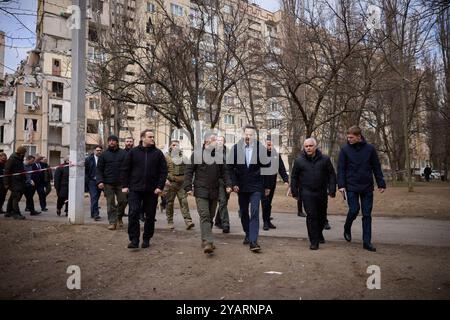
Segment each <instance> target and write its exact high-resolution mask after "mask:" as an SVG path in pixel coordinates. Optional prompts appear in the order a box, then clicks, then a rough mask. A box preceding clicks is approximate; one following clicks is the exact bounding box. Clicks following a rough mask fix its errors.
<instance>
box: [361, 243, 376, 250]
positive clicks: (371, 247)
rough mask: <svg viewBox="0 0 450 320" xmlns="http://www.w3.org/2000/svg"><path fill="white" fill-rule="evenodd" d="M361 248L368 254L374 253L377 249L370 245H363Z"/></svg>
mask: <svg viewBox="0 0 450 320" xmlns="http://www.w3.org/2000/svg"><path fill="white" fill-rule="evenodd" d="M363 248H364V249H366V250H367V251H370V252H376V251H377V249H376V248H375V247H374V246H373V245H371V244H363Z"/></svg>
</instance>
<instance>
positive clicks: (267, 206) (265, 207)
mask: <svg viewBox="0 0 450 320" xmlns="http://www.w3.org/2000/svg"><path fill="white" fill-rule="evenodd" d="M266 148H267V156H268V157H271V159H272V160H271V161H275V162H278V174H279V175H280V176H281V178H282V179H283V182H284V184H285V185H286V186H287V187H289V176H288V174H287V172H286V167H285V166H284V162H283V159H281V157H280V155H279V154H278V152H277V151H276V150H275V149H274V148H272V141H271V140H267V141H266ZM266 179H267V181H268V185H269V189H270V193H269V195H268V196H266V195H264V196H263V198H262V200H261V206H262V212H263V222H264V226H263V229H264V230H269V229H276V227H275V226H274V225H273V223H272V222H271V221H270V216H271V214H272V200H273V195H274V194H275V189H276V187H277V174H273V175H270V176H267V177H266Z"/></svg>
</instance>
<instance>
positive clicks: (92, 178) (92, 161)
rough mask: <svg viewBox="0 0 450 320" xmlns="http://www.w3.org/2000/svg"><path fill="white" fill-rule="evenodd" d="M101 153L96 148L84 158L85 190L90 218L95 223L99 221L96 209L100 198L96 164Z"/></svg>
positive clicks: (98, 213)
mask: <svg viewBox="0 0 450 320" xmlns="http://www.w3.org/2000/svg"><path fill="white" fill-rule="evenodd" d="M102 151H103V148H102V146H100V145H98V146H96V147H95V149H94V152H93V153H92V154H91V155H89V156H88V157H87V158H86V161H85V168H84V172H85V177H84V183H85V190H86V191H88V192H89V197H90V199H91V218H92V219H94V220H95V221H99V220H100V219H101V218H100V212H99V209H98V199H99V198H100V194H101V192H102V191H101V190H100V189H99V188H98V186H97V163H98V158H99V157H100V155H101V154H102Z"/></svg>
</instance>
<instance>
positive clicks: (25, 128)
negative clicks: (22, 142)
mask: <svg viewBox="0 0 450 320" xmlns="http://www.w3.org/2000/svg"><path fill="white" fill-rule="evenodd" d="M31 120H33V131H37V123H38V121H37V119H31ZM27 124H28V119H24V121H23V130H25V131H27V130H28V128H27Z"/></svg>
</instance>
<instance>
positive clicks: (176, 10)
mask: <svg viewBox="0 0 450 320" xmlns="http://www.w3.org/2000/svg"><path fill="white" fill-rule="evenodd" d="M170 12H171V13H172V14H173V15H174V16H178V17H181V16H183V7H182V6H179V5H177V4H174V3H171V4H170Z"/></svg>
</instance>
